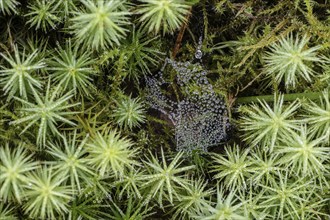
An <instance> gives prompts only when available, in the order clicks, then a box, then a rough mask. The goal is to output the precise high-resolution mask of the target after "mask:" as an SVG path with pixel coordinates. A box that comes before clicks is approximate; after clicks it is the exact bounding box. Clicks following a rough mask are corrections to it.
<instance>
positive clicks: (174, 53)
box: [172, 8, 192, 60]
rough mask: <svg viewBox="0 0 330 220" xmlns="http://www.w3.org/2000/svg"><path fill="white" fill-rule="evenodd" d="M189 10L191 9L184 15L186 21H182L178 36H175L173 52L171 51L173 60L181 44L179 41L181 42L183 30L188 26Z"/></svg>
mask: <svg viewBox="0 0 330 220" xmlns="http://www.w3.org/2000/svg"><path fill="white" fill-rule="evenodd" d="M191 10H192V9H191V8H190V10H189V13H188V14H187V16H186V22H184V23H183V25H182V27H181V29H180V32H179V34H178V37H177V38H176V41H175V46H174V49H173V52H172V59H173V60H175V57H176V55H177V54H178V52H179V49H180V46H181V42H182V38H183V35H184V32H185V31H186V29H187V26H188V23H189V20H190V17H191Z"/></svg>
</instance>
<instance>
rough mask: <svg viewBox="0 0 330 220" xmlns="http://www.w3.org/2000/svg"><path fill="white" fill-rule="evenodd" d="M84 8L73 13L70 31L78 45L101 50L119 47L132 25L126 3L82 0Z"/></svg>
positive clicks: (114, 0) (110, 0)
mask: <svg viewBox="0 0 330 220" xmlns="http://www.w3.org/2000/svg"><path fill="white" fill-rule="evenodd" d="M81 3H82V4H83V6H84V7H83V8H82V9H81V10H79V11H76V12H74V13H73V17H72V18H71V19H70V25H69V30H70V32H71V33H72V34H73V35H74V36H75V39H76V43H77V44H84V45H85V46H87V47H90V48H92V49H96V50H100V49H106V48H109V47H112V46H114V45H119V44H120V40H121V39H123V38H124V37H125V36H126V32H127V29H126V26H127V25H128V24H130V22H129V15H130V12H129V11H128V9H127V7H126V4H125V3H126V1H118V0H108V1H105V0H97V1H92V0H81Z"/></svg>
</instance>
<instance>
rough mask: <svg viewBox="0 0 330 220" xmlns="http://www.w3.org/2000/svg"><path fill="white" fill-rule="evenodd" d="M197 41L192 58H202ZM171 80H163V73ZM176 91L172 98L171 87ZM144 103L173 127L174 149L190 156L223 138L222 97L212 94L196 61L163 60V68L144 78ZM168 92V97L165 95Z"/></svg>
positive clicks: (224, 111)
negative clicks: (172, 74) (176, 88)
mask: <svg viewBox="0 0 330 220" xmlns="http://www.w3.org/2000/svg"><path fill="white" fill-rule="evenodd" d="M200 45H201V38H200V40H199V46H198V48H197V50H196V53H195V58H196V59H197V60H200V59H201V58H202V51H201V46H200ZM168 69H170V70H171V71H174V72H175V77H174V78H172V79H171V80H166V79H167V78H169V77H168V76H167V77H166V76H165V74H167V71H165V70H168ZM174 84H176V87H178V88H180V91H181V93H180V95H179V98H178V95H176V99H173V96H175V95H173V94H172V95H171V89H170V88H171V86H173V85H174ZM146 88H147V101H148V103H149V104H150V106H151V108H154V109H157V110H158V111H160V112H161V113H162V114H163V115H165V116H166V117H167V118H168V119H169V120H170V121H171V124H172V125H173V126H174V129H175V141H176V148H177V150H183V151H186V152H188V153H190V152H191V151H193V150H203V151H207V148H208V147H210V146H213V145H217V144H219V143H221V142H222V141H224V140H225V139H226V138H227V133H226V130H227V129H228V126H229V122H228V115H227V107H226V104H225V102H224V101H223V97H222V96H221V95H218V94H216V93H215V91H214V89H213V86H212V84H211V83H210V82H209V80H208V78H207V71H206V70H205V69H204V68H203V66H202V65H201V64H200V63H199V62H197V63H193V62H190V61H189V62H178V61H174V60H171V59H168V58H167V59H166V60H165V64H164V66H163V68H162V69H161V70H160V71H159V72H158V74H156V75H155V76H152V77H147V78H146ZM169 93H170V94H169Z"/></svg>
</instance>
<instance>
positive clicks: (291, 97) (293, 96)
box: [236, 92, 322, 104]
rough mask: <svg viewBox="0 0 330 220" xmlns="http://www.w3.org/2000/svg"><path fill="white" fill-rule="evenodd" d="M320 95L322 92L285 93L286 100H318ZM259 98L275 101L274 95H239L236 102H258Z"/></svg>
mask: <svg viewBox="0 0 330 220" xmlns="http://www.w3.org/2000/svg"><path fill="white" fill-rule="evenodd" d="M320 96H322V92H308V93H292V94H284V101H294V100H296V99H297V98H308V99H310V100H318V99H319V98H320ZM258 100H265V101H266V102H273V101H274V95H261V96H249V97H239V98H237V99H236V103H239V104H243V103H250V102H257V101H258Z"/></svg>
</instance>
